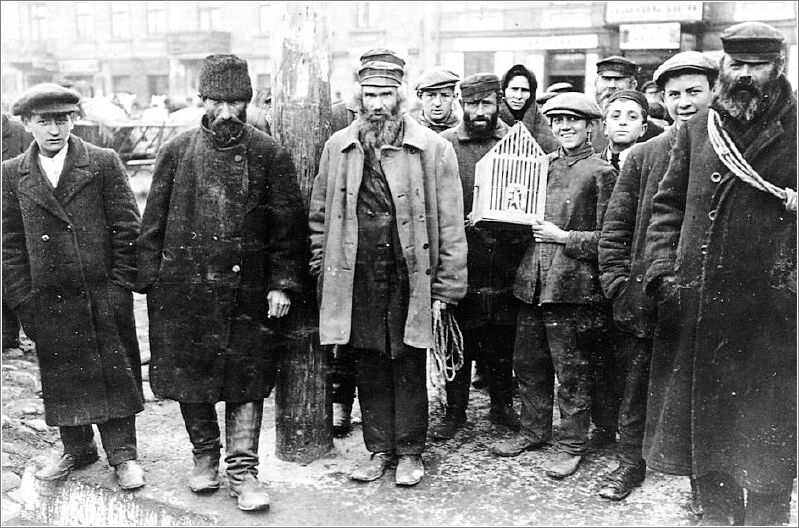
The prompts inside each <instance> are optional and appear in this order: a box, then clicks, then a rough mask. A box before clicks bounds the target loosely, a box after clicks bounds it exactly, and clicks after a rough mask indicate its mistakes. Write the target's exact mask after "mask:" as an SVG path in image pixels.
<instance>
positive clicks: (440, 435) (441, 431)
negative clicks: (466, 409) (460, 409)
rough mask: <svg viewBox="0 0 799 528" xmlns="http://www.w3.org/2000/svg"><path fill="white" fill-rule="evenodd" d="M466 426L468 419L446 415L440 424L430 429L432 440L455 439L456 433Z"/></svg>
mask: <svg viewBox="0 0 799 528" xmlns="http://www.w3.org/2000/svg"><path fill="white" fill-rule="evenodd" d="M465 424H466V418H458V417H456V416H453V415H451V414H445V415H444V418H442V419H441V421H440V422H438V423H437V424H435V425H433V426H431V427H430V438H434V439H436V440H450V439H452V438H455V433H457V432H458V429H460V428H461V427H463V426H464V425H465Z"/></svg>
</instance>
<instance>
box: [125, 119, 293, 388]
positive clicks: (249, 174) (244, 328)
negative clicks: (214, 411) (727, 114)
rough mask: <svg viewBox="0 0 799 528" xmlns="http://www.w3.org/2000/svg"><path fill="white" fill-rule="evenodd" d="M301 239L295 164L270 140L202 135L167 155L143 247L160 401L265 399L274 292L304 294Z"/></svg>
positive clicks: (162, 155) (271, 360)
mask: <svg viewBox="0 0 799 528" xmlns="http://www.w3.org/2000/svg"><path fill="white" fill-rule="evenodd" d="M305 233H306V232H305V215H304V208H303V205H302V198H301V196H300V192H299V188H298V186H297V183H296V181H295V172H294V166H293V164H292V162H291V159H290V157H289V154H288V152H287V151H286V150H285V149H283V148H281V147H280V146H279V145H278V144H277V143H276V142H275V141H274V140H273V139H272V138H271V137H269V136H267V135H266V134H264V133H263V132H260V131H259V130H256V129H255V128H253V127H251V126H247V127H246V129H245V132H244V137H243V138H242V140H241V141H240V142H238V143H236V144H234V145H233V146H229V147H225V148H217V147H216V146H215V145H214V143H213V141H212V138H211V132H210V131H209V130H208V129H207V128H205V127H204V126H200V127H198V128H195V129H192V130H189V131H186V132H184V133H183V134H181V135H179V136H177V137H176V138H174V139H173V140H171V141H169V142H168V143H166V144H165V145H164V146H163V147H162V148H161V149H160V151H159V152H158V157H157V159H156V162H155V168H154V173H153V182H152V186H151V188H150V193H149V195H148V197H147V205H146V207H145V210H144V217H143V218H142V229H141V234H140V236H139V240H138V262H139V281H140V283H141V288H142V289H144V290H146V291H147V292H148V295H147V308H148V314H149V319H150V349H151V354H152V359H151V361H150V383H151V385H152V388H153V392H154V393H155V394H156V395H157V396H160V397H162V398H170V399H174V400H178V401H182V402H216V401H252V400H256V399H260V398H264V397H266V396H268V395H269V393H270V391H271V390H272V388H273V387H274V374H275V360H276V350H275V347H276V346H278V345H280V344H281V342H282V339H281V338H280V337H279V336H280V335H281V332H280V331H279V330H280V328H278V327H277V325H279V324H281V321H280V320H278V321H274V320H268V318H267V313H268V305H267V294H268V292H269V291H271V290H285V291H289V292H296V291H299V290H300V288H301V274H302V273H304V268H305V265H304V263H305V262H306V260H305V255H304V249H305V236H306V235H305Z"/></svg>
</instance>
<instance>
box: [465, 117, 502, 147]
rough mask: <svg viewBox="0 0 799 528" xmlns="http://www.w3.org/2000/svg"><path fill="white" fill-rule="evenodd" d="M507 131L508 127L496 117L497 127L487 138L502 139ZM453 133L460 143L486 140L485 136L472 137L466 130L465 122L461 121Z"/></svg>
mask: <svg viewBox="0 0 799 528" xmlns="http://www.w3.org/2000/svg"><path fill="white" fill-rule="evenodd" d="M509 131H510V127H508V125H506V124H505V122H504V121H503V120H502V119H500V118H499V116H497V126H496V127H494V132H493V133H492V134H491V135H490V136H488V137H491V138H495V139H502V138H504V137H505V136H506V135H507V134H508V132H509ZM455 133H456V134H458V139H459V140H460V141H483V140H485V139H486V136H473V135H472V134H471V133H470V132H469V130H468V129H467V128H466V121H461V122H460V123H459V124H458V126H456V127H455Z"/></svg>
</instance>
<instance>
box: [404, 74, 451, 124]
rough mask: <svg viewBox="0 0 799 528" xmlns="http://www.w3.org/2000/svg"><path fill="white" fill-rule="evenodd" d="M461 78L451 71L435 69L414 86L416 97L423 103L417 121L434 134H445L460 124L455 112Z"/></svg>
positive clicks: (424, 75)
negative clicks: (456, 96) (457, 89)
mask: <svg viewBox="0 0 799 528" xmlns="http://www.w3.org/2000/svg"><path fill="white" fill-rule="evenodd" d="M460 80H461V78H460V77H459V76H458V74H456V73H453V72H451V71H449V70H443V69H434V70H429V71H427V72H425V73H424V74H423V75H422V76H421V78H419V80H418V81H416V85H415V86H414V90H416V96H417V97H418V98H419V100H420V101H422V111H421V113H420V114H419V116H418V117H417V118H416V120H417V121H418V122H419V124H421V125H423V126H426V127H427V128H429V129H430V130H432V131H433V132H443V131H444V130H446V129H448V128H452V127H455V126H457V125H458V123H460V117H458V113H457V112H456V111H455V85H456V84H457V83H458V81H460Z"/></svg>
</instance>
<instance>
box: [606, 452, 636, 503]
mask: <svg viewBox="0 0 799 528" xmlns="http://www.w3.org/2000/svg"><path fill="white" fill-rule="evenodd" d="M645 477H646V462H644V461H643V460H639V461H637V462H635V463H634V464H630V463H628V462H622V463H621V464H619V467H618V468H616V469H615V470H613V471H611V472H610V473H608V474H607V475H605V478H604V479H603V480H602V483H601V484H600V488H599V496H600V497H602V498H603V499H610V500H615V501H618V500H622V499H624V498H625V497H627V495H629V494H630V492H631V491H632V490H633V488H635V487H638V486H640V485H641V483H642V482H643V481H644V478H645Z"/></svg>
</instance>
